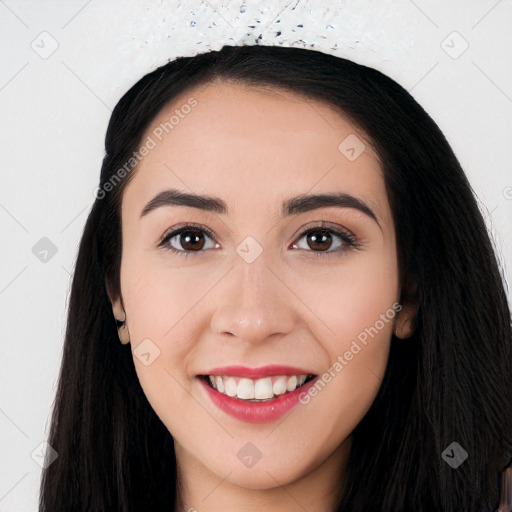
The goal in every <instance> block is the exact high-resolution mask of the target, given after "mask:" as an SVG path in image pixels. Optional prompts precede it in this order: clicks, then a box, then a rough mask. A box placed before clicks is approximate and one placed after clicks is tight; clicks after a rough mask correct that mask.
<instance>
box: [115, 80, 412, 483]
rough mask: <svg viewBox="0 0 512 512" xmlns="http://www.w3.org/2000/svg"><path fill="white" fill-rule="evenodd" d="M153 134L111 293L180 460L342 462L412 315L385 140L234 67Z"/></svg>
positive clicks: (256, 465) (241, 470)
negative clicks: (405, 297) (394, 339)
mask: <svg viewBox="0 0 512 512" xmlns="http://www.w3.org/2000/svg"><path fill="white" fill-rule="evenodd" d="M191 98H193V99H191ZM171 116H174V117H171ZM166 123H167V124H166ZM148 137H149V138H148ZM150 139H151V140H150ZM142 145H146V148H147V150H146V151H144V150H143V151H142V152H141V153H144V154H145V156H144V158H143V160H142V162H141V163H140V165H139V167H138V168H137V170H136V171H133V172H135V175H134V176H133V180H132V181H131V182H130V183H129V184H128V186H127V188H126V189H125V191H124V195H123V201H122V238H123V247H122V263H121V295H122V299H123V302H122V303H121V302H120V300H119V298H117V299H116V300H114V302H113V306H114V314H115V316H116V318H118V319H124V318H125V314H126V321H127V326H128V329H129V334H130V343H131V349H132V352H133V356H134V363H135V368H136V371H137V375H138V378H139V380H140V384H141V386H142V388H143V390H144V393H145V394H146V396H147V398H148V400H149V402H150V403H151V405H152V407H153V408H154V410H155V412H156V413H157V415H158V416H159V417H160V419H161V420H162V422H163V423H164V424H165V425H166V426H167V428H168V429H169V431H170V433H171V434H172V436H173V438H174V441H175V448H176V455H177V460H178V465H179V466H180V468H181V469H182V471H183V472H189V474H193V475H196V476H197V477H199V475H200V476H201V478H203V479H208V478H209V477H211V479H212V481H214V480H215V478H216V479H217V481H219V480H221V479H222V480H223V481H225V482H230V483H232V484H236V485H239V486H242V487H247V488H262V489H263V488H271V487H276V486H277V485H278V483H279V484H280V485H284V484H287V483H291V482H294V481H297V480H299V479H301V478H302V477H304V476H305V475H308V474H314V473H315V471H316V472H318V471H321V470H322V468H326V467H327V466H329V467H330V468H333V469H334V470H335V471H336V472H337V473H338V474H339V472H340V470H342V468H343V466H344V463H345V460H346V456H347V454H348V449H349V446H350V435H351V432H352V431H353V429H354V428H355V427H356V426H357V424H358V423H359V422H360V421H361V419H362V418H363V416H364V415H365V414H366V412H367V411H368V409H369V408H370V406H371V404H372V402H373V400H374V398H375V396H376V394H377V391H378V389H379V386H380V383H381V379H382V377H383V375H384V371H385V368H386V363H387V359H388V351H389V344H390V337H391V334H392V332H393V327H394V324H395V321H396V320H397V318H403V316H404V315H405V312H406V308H405V307H404V309H403V310H402V312H401V313H400V315H398V314H397V311H398V310H399V309H400V306H398V307H397V303H398V302H399V299H400V289H399V279H398V268H397V254H396V247H395V234H394V226H393V219H392V217H391V213H390V208H389V205H388V201H387V196H386V191H385V186H384V181H383V176H382V172H381V168H380V165H379V162H378V159H377V157H376V154H375V153H374V152H373V150H372V148H371V147H370V144H369V143H368V141H367V140H366V139H365V138H364V134H361V133H360V131H358V130H357V129H356V128H355V127H354V126H353V125H352V124H351V123H349V122H348V121H347V120H346V119H344V118H343V117H341V116H340V115H339V114H338V113H336V112H335V111H334V110H333V109H331V108H330V107H329V106H327V105H325V104H323V103H321V102H315V101H310V100H305V99H304V98H301V97H299V96H297V95H293V94H291V93H288V92H283V91H276V90H273V91H272V90H264V89H262V88H254V87H248V86H241V85H232V84H227V83H223V82H215V83H211V84H209V85H207V86H202V87H197V88H194V89H191V90H189V91H187V92H185V93H183V94H182V95H181V96H180V97H179V98H177V99H175V100H174V101H173V103H172V104H170V105H168V106H167V107H166V108H165V109H164V110H163V111H162V112H161V113H160V114H159V115H158V116H157V118H156V119H155V120H154V121H153V123H152V125H151V126H150V127H149V128H148V130H147V132H146V134H145V135H144V137H143V139H142ZM170 190H172V191H175V195H174V196H172V194H170V193H169V195H168V197H167V198H166V197H165V196H163V198H161V200H159V201H156V202H154V203H153V204H151V201H152V200H154V198H155V197H157V196H158V195H160V194H162V193H164V192H165V191H170ZM176 194H187V196H188V195H190V196H195V195H198V196H208V198H211V199H213V200H211V199H208V200H201V199H195V200H190V198H188V199H187V198H185V199H187V200H186V201H185V200H182V199H179V197H178V196H177V195H176ZM324 195H325V196H333V197H331V198H330V199H329V198H326V197H323V198H322V196H324ZM310 196H320V197H317V198H316V199H315V198H314V197H312V198H310V199H307V197H310ZM172 197H174V199H172ZM148 204H149V205H150V206H149V207H148V206H147V205H148ZM178 228H179V229H181V230H182V231H181V233H180V232H179V231H178ZM174 231H176V233H173V232H174ZM169 234H170V236H167V235H169ZM173 250H175V251H177V252H173ZM123 305H124V307H123ZM399 324H400V322H399ZM210 375H212V376H214V377H215V378H213V382H214V384H215V386H216V388H217V389H214V388H213V387H211V386H210V384H208V382H209V378H208V376H210ZM310 376H314V379H313V380H306V381H305V382H304V384H303V385H302V386H301V387H299V388H298V389H297V390H296V391H293V390H295V388H296V386H297V385H300V384H301V383H302V382H303V381H304V379H305V378H306V377H308V378H309V377H310ZM229 395H235V396H229ZM256 399H258V400H264V401H258V402H256V401H251V400H256Z"/></svg>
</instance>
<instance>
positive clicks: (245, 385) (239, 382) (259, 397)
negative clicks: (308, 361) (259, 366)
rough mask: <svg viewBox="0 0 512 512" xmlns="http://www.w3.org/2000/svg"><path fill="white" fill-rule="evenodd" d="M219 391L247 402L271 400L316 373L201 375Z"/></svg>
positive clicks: (290, 390)
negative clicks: (240, 375)
mask: <svg viewBox="0 0 512 512" xmlns="http://www.w3.org/2000/svg"><path fill="white" fill-rule="evenodd" d="M198 377H199V378H201V379H202V380H204V381H205V382H206V383H207V384H208V385H209V386H210V387H211V388H213V389H215V390H216V391H218V392H219V393H221V394H223V395H226V396H229V397H232V398H237V399H239V400H244V401H247V402H270V401H271V400H275V399H276V398H279V397H280V396H283V395H287V394H289V393H292V392H293V391H295V390H297V389H298V388H300V387H302V386H304V385H305V384H307V383H308V382H309V381H311V380H312V379H314V378H315V375H311V374H301V375H275V376H268V377H261V378H258V379H250V378H247V377H237V376H232V375H199V376H198Z"/></svg>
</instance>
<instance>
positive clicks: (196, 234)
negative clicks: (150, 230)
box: [159, 225, 358, 256]
mask: <svg viewBox="0 0 512 512" xmlns="http://www.w3.org/2000/svg"><path fill="white" fill-rule="evenodd" d="M333 235H334V237H333ZM303 238H306V241H305V243H306V245H307V247H304V246H301V243H300V241H301V240H302V239H303ZM207 239H209V240H210V242H208V240H207ZM336 239H337V243H336ZM298 240H299V242H298V243H293V244H292V245H291V246H290V248H292V249H306V250H307V249H312V251H311V252H314V253H315V255H317V256H328V255H329V254H331V253H339V254H342V253H344V252H345V251H347V250H348V249H349V248H350V247H355V248H357V247H358V243H357V241H356V239H355V237H354V235H352V234H351V233H350V232H348V231H346V232H345V231H342V230H341V231H339V230H337V229H333V228H328V227H326V226H324V225H321V226H315V227H313V228H310V229H308V230H306V231H304V232H303V233H302V234H301V236H300V238H299V239H298ZM175 244H179V245H180V246H181V248H177V247H176V246H175ZM159 247H163V248H164V249H167V250H169V251H171V252H173V253H175V254H180V255H184V256H187V255H188V254H190V253H194V252H197V253H199V252H203V251H202V250H203V249H212V248H219V247H220V245H219V244H218V243H217V241H216V240H215V236H214V235H213V233H212V232H211V231H210V230H209V229H207V228H205V227H199V226H193V225H187V226H181V227H178V228H176V229H174V230H172V231H171V232H170V233H167V234H166V235H164V237H163V238H162V240H161V242H160V243H159Z"/></svg>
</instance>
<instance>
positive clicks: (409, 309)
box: [395, 301, 418, 340]
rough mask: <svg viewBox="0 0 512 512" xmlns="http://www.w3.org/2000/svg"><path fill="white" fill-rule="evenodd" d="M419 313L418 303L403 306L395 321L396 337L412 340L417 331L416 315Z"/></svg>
mask: <svg viewBox="0 0 512 512" xmlns="http://www.w3.org/2000/svg"><path fill="white" fill-rule="evenodd" d="M417 313H418V303H417V302H411V301H409V302H407V303H406V304H402V309H401V310H400V311H399V313H398V315H397V317H396V321H395V336H396V337H397V338H400V339H403V340H404V339H406V338H410V337H411V336H412V335H413V334H414V331H415V320H416V314H417Z"/></svg>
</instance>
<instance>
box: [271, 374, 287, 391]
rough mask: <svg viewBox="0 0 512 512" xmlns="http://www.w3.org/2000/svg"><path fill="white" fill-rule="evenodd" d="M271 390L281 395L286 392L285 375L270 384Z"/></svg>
mask: <svg viewBox="0 0 512 512" xmlns="http://www.w3.org/2000/svg"><path fill="white" fill-rule="evenodd" d="M272 390H273V391H274V395H283V394H284V393H286V377H278V378H277V379H276V380H275V382H274V385H273V386H272Z"/></svg>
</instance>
